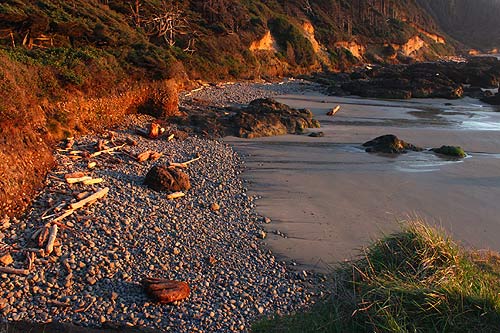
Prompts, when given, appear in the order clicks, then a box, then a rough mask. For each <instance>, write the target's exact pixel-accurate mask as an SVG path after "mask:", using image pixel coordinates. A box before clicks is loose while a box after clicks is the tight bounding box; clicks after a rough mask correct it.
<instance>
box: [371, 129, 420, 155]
mask: <svg viewBox="0 0 500 333" xmlns="http://www.w3.org/2000/svg"><path fill="white" fill-rule="evenodd" d="M363 147H366V152H367V153H384V154H404V153H407V152H408V151H409V150H412V151H422V150H423V149H422V148H420V147H417V146H414V145H412V144H411V143H408V142H405V141H403V140H400V139H399V138H398V137H397V136H395V135H392V134H387V135H382V136H379V137H377V138H375V139H373V140H371V141H368V142H365V143H364V144H363Z"/></svg>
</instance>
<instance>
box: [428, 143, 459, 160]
mask: <svg viewBox="0 0 500 333" xmlns="http://www.w3.org/2000/svg"><path fill="white" fill-rule="evenodd" d="M431 150H432V151H433V152H435V153H437V154H441V155H446V156H451V157H458V158H464V157H466V156H467V154H466V153H465V151H464V150H463V149H462V147H455V146H441V147H440V148H433V149H431Z"/></svg>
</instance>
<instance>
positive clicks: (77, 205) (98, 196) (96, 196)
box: [70, 187, 109, 210]
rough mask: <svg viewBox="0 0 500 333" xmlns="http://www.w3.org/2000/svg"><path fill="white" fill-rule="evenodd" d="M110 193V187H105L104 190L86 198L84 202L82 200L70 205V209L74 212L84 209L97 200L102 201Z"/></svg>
mask: <svg viewBox="0 0 500 333" xmlns="http://www.w3.org/2000/svg"><path fill="white" fill-rule="evenodd" d="M108 192H109V187H105V188H103V189H102V190H100V191H97V192H96V193H94V194H92V195H89V196H88V197H86V198H85V199H83V200H80V201H78V202H75V203H72V204H71V205H70V208H71V209H72V210H76V209H79V208H82V207H83V206H85V205H86V204H88V203H90V202H92V201H95V200H97V199H101V198H102V197H104V196H105V195H106V194H108Z"/></svg>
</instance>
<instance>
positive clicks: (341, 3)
mask: <svg viewBox="0 0 500 333" xmlns="http://www.w3.org/2000/svg"><path fill="white" fill-rule="evenodd" d="M453 52H454V50H453V47H451V46H450V43H449V42H448V41H447V40H445V39H444V38H443V37H442V36H441V34H440V32H439V31H438V30H437V25H436V24H435V23H434V20H433V18H432V17H431V16H429V15H427V14H426V13H425V12H424V11H422V10H421V8H420V7H419V6H418V4H417V3H416V0H405V1H397V0H355V1H345V0H292V1H285V0H269V1H262V0H256V1H253V0H252V1H250V0H245V1H236V0H207V1H194V0H183V1H181V0H178V1H173V0H129V1H115V0H65V1H63V0H37V1H27V0H5V1H2V2H1V3H0V96H1V98H0V146H1V150H0V158H1V159H2V161H3V163H2V165H1V167H0V174H2V178H1V180H0V202H1V207H0V213H1V214H9V215H11V214H14V213H15V212H16V211H19V209H22V207H25V206H26V204H27V203H28V201H29V200H28V199H27V198H29V197H30V196H31V194H32V193H33V190H34V189H35V188H36V186H38V185H39V184H40V183H41V180H42V179H43V175H44V174H45V172H46V170H47V169H48V168H49V167H50V165H51V163H52V153H51V149H52V148H53V146H54V143H55V142H57V141H58V140H61V139H64V138H65V137H68V136H72V135H75V134H79V133H85V132H87V131H93V130H100V129H102V128H106V127H108V126H110V125H112V124H114V123H117V122H119V121H120V119H122V116H123V115H125V114H127V113H130V112H136V111H137V110H138V109H141V108H144V106H145V105H146V106H148V107H149V106H151V105H156V106H158V107H164V106H165V105H169V103H170V102H168V99H169V98H172V96H176V89H183V88H186V87H188V86H191V85H193V84H197V83H196V82H198V81H203V82H213V81H222V80H228V79H230V80H234V79H249V80H254V79H260V78H266V79H269V78H274V77H279V76H285V75H296V74H303V73H310V72H313V71H321V70H349V68H351V67H352V66H356V65H359V64H362V63H365V62H370V63H385V62H389V63H400V62H411V61H414V60H432V59H437V58H438V57H439V56H441V55H444V54H451V53H453ZM170 104H171V103H170ZM167 111H168V110H167ZM174 111H175V110H174ZM167 113H168V112H167ZM20 193H23V195H19V194H20Z"/></svg>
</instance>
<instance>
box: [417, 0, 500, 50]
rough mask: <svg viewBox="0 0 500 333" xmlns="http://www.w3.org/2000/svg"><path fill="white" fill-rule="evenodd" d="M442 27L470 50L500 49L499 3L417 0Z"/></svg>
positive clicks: (477, 0)
mask: <svg viewBox="0 0 500 333" xmlns="http://www.w3.org/2000/svg"><path fill="white" fill-rule="evenodd" d="M418 1H419V2H420V3H421V5H422V7H423V8H424V9H425V10H427V11H428V12H429V13H430V14H431V15H433V17H435V19H436V21H437V22H438V23H439V25H440V27H441V28H442V29H443V30H444V31H446V32H447V33H448V34H449V35H450V36H452V37H453V38H455V39H457V40H459V41H461V42H462V43H464V44H465V46H467V47H474V48H478V49H482V50H484V51H489V50H491V49H494V48H499V47H500V25H499V24H498V18H499V17H500V1H499V0H474V1H471V0H456V1H451V0H418Z"/></svg>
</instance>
